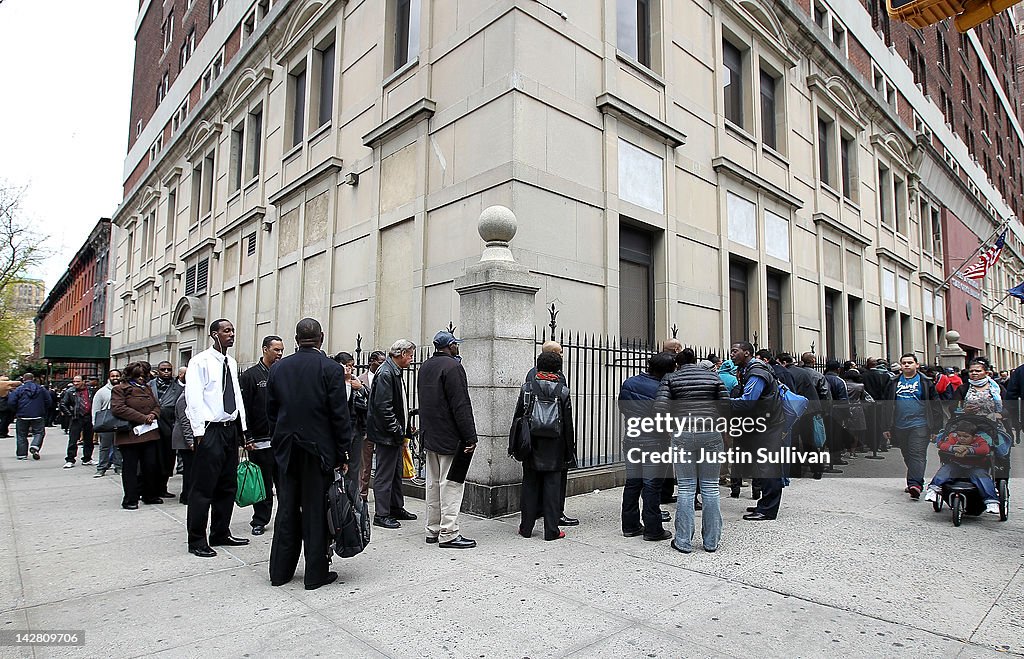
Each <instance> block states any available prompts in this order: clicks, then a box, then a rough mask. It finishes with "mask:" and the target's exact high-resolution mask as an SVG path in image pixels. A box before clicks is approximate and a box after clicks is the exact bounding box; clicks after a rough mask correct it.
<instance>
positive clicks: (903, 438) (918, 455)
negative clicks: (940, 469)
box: [892, 426, 931, 488]
mask: <svg viewBox="0 0 1024 659" xmlns="http://www.w3.org/2000/svg"><path fill="white" fill-rule="evenodd" d="M892 439H893V443H894V444H897V443H898V444H899V447H900V450H901V451H903V462H905V463H906V464H907V486H908V487H909V486H911V485H916V486H917V487H920V488H923V487H924V470H925V467H926V466H927V461H928V444H929V442H931V437H930V435H929V433H928V426H917V427H916V428H894V429H893V431H892Z"/></svg>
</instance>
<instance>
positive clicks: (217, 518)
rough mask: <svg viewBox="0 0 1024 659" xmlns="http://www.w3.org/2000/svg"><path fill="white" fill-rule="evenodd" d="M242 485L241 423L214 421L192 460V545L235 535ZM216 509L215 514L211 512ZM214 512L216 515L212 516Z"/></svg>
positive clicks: (207, 428) (190, 517)
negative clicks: (233, 517) (238, 493)
mask: <svg viewBox="0 0 1024 659" xmlns="http://www.w3.org/2000/svg"><path fill="white" fill-rule="evenodd" d="M237 489H238V424H237V423H231V424H228V425H224V424H223V423H211V424H209V425H207V426H206V435H205V436H204V437H203V440H202V442H200V444H199V446H198V447H197V448H196V451H195V457H194V459H193V462H192V491H191V492H189V494H188V521H187V525H188V546H189V548H193V547H204V546H206V545H207V544H208V543H207V539H206V523H207V521H208V520H209V521H210V540H211V541H216V540H220V539H222V538H226V537H228V536H229V535H231V530H230V529H229V528H228V527H229V526H230V525H231V511H232V510H233V509H234V507H235V490H237ZM211 511H212V515H211ZM211 516H212V519H210V518H211Z"/></svg>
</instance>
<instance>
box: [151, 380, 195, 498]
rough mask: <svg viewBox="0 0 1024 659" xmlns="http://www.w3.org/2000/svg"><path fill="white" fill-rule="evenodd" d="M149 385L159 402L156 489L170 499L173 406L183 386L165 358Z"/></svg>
mask: <svg viewBox="0 0 1024 659" xmlns="http://www.w3.org/2000/svg"><path fill="white" fill-rule="evenodd" d="M149 387H150V389H152V391H153V397H154V398H156V400H157V402H158V403H160V415H159V416H158V417H157V418H156V421H157V425H158V426H159V430H160V447H159V451H160V452H159V461H160V483H159V485H157V489H158V491H159V492H160V493H161V494H160V496H162V497H165V498H168V499H171V498H174V495H173V494H172V493H171V492H169V491H168V490H167V481H169V480H170V478H171V476H172V475H173V474H174V463H175V455H174V449H173V448H172V447H171V433H172V432H173V430H174V416H175V412H174V408H175V404H177V402H178V398H179V397H180V396H181V393H182V392H183V391H185V387H184V385H182V384H181V382H179V381H178V378H177V377H175V373H174V365H172V364H171V362H169V361H166V360H165V361H162V362H160V363H159V364H157V365H156V377H155V378H153V379H152V380H150V381H149ZM186 498H187V497H186Z"/></svg>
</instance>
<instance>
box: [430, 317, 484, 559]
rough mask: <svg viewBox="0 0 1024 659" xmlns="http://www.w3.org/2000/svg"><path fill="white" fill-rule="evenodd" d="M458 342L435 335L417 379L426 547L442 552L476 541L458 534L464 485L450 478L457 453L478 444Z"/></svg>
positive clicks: (472, 545)
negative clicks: (424, 471) (431, 350)
mask: <svg viewBox="0 0 1024 659" xmlns="http://www.w3.org/2000/svg"><path fill="white" fill-rule="evenodd" d="M459 343H460V341H459V339H456V338H455V337H454V336H453V335H452V334H451V333H450V332H438V333H437V334H436V335H435V336H434V355H433V356H432V357H431V358H430V359H428V360H427V361H425V362H423V364H422V365H421V366H420V373H419V380H418V384H419V396H420V438H421V440H422V441H423V448H424V451H425V454H426V463H427V486H426V500H427V544H434V543H438V546H440V547H443V548H446V549H470V548H472V547H476V540H470V539H469V538H465V537H463V536H462V534H461V533H459V520H458V515H459V510H460V509H461V508H462V495H463V491H464V490H465V487H466V484H465V483H464V482H454V481H450V480H448V470H449V469H451V466H452V463H453V462H455V457H456V455H457V454H459V453H472V452H473V449H474V448H476V441H477V438H476V423H475V422H474V420H473V405H472V403H471V402H470V400H469V383H468V382H467V380H466V369H464V368H462V363H461V362H460V361H459Z"/></svg>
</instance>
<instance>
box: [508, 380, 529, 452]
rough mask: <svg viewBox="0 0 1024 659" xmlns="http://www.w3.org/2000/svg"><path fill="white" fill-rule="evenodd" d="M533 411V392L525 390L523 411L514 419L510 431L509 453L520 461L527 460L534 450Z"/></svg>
mask: <svg viewBox="0 0 1024 659" xmlns="http://www.w3.org/2000/svg"><path fill="white" fill-rule="evenodd" d="M532 412H533V395H532V392H531V391H523V413H522V414H521V415H519V416H517V417H515V418H514V419H512V427H511V428H510V429H509V432H508V454H509V456H511V457H512V458H513V459H515V460H518V461H519V462H525V461H526V459H527V458H529V457H530V454H531V453H532V452H533V435H532V434H531V433H530V415H531V413H532Z"/></svg>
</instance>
